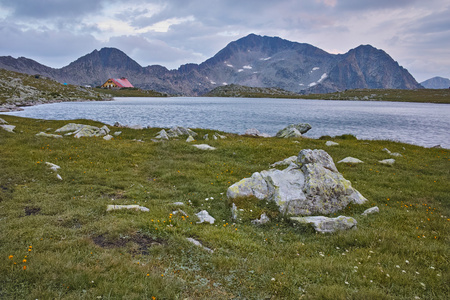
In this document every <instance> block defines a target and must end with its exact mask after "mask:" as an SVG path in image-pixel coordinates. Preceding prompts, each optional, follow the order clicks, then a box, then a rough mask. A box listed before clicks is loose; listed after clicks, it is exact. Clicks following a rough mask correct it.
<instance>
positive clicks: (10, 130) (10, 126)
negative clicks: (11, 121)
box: [0, 125, 16, 133]
mask: <svg viewBox="0 0 450 300" xmlns="http://www.w3.org/2000/svg"><path fill="white" fill-rule="evenodd" d="M0 127H1V128H3V129H4V130H6V131H8V132H11V133H15V132H14V131H13V130H14V128H16V126H14V125H0Z"/></svg>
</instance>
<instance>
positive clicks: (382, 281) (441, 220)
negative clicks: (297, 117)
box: [0, 115, 450, 299]
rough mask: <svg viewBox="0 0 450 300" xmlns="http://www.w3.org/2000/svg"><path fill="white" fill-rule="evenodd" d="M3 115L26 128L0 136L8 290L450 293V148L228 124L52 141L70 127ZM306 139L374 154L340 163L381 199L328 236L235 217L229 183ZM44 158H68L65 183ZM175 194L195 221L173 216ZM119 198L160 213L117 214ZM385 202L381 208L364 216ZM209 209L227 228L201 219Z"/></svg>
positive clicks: (223, 294) (214, 295)
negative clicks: (195, 136)
mask: <svg viewBox="0 0 450 300" xmlns="http://www.w3.org/2000/svg"><path fill="white" fill-rule="evenodd" d="M1 118H3V119H5V120H6V121H8V122H9V123H10V124H12V125H16V126H17V127H16V129H15V132H16V133H15V134H12V133H8V132H6V131H3V130H1V131H0V153H1V155H0V169H1V172H0V232H1V234H0V254H1V255H0V298H1V299H97V298H99V297H101V298H102V299H152V297H155V298H156V299H266V298H267V299H269V298H272V299H299V298H302V299H415V297H419V298H420V299H447V298H448V295H449V285H448V282H449V281H450V276H449V274H450V270H449V245H450V238H449V227H450V226H449V225H450V201H449V200H450V199H449V198H450V197H449V191H450V184H449V178H450V174H449V172H450V155H449V154H450V153H449V150H448V149H428V148H422V147H418V146H413V145H408V144H401V143H396V142H391V141H361V140H356V139H353V138H351V136H343V137H341V138H339V139H338V138H336V139H335V141H338V142H339V144H340V145H339V146H335V147H329V148H328V147H326V146H325V140H320V139H317V140H316V139H298V140H297V141H298V142H299V143H294V142H293V140H285V139H278V138H268V139H263V138H252V137H244V136H237V135H231V134H228V137H227V139H224V140H217V141H209V142H208V144H210V145H211V146H214V147H217V150H216V151H201V150H198V149H196V148H194V147H192V145H191V144H188V143H186V142H185V141H184V139H179V140H172V141H169V142H161V143H154V142H151V139H152V138H153V137H154V136H155V135H156V133H157V132H158V131H159V129H157V128H151V129H145V130H132V129H127V128H114V127H110V128H111V129H112V131H113V132H115V131H122V134H121V135H120V136H118V137H116V138H114V140H111V141H105V140H103V139H101V138H81V139H75V138H73V137H64V138H63V139H51V138H43V137H36V136H35V134H36V133H38V132H40V131H45V130H46V129H48V128H53V129H57V128H59V127H61V126H63V125H65V124H67V123H69V121H44V120H35V119H26V118H18V117H13V116H7V115H4V116H3V115H2V116H1ZM75 122H78V123H83V124H91V125H101V124H100V123H97V122H93V121H86V120H75ZM194 130H195V131H196V132H198V133H199V135H200V136H202V135H204V134H206V133H209V134H210V136H211V134H213V133H214V132H211V131H208V130H202V129H194ZM50 132H51V131H50ZM134 139H138V140H139V139H140V140H143V141H144V142H143V143H141V142H137V141H134ZM196 143H203V141H197V142H196ZM385 147H387V148H388V149H389V150H391V151H392V152H400V153H401V154H402V155H403V157H401V158H396V163H395V164H394V165H393V166H385V165H381V164H379V163H378V160H381V159H385V158H389V155H387V154H386V153H385V152H383V151H382V149H383V148H385ZM305 148H311V149H319V148H321V149H324V150H326V151H327V152H328V153H329V154H330V155H331V156H332V157H333V159H334V160H335V161H339V160H341V159H343V158H344V157H347V156H353V157H357V158H359V159H361V160H363V161H364V164H360V165H350V164H339V165H338V166H337V167H338V169H339V171H340V172H342V173H343V175H344V177H345V178H346V179H349V180H350V181H351V182H352V185H353V186H354V187H355V188H356V189H358V190H359V191H360V192H361V193H362V194H363V195H364V196H365V197H366V198H367V199H369V202H368V203H367V204H365V205H362V206H353V205H351V206H349V207H347V208H346V209H345V210H344V211H343V212H342V213H338V214H336V215H340V214H343V215H346V216H352V217H354V218H355V219H356V220H357V221H358V229H357V230H352V231H347V232H340V233H335V234H316V233H315V232H314V231H313V230H312V229H311V228H304V227H298V226H294V225H293V224H291V223H290V222H288V221H287V219H286V218H284V217H283V216H276V214H273V216H274V219H272V221H271V222H270V223H269V224H266V225H264V226H260V227H257V226H254V225H252V224H251V223H250V221H245V222H243V223H234V222H233V220H232V219H231V212H230V207H229V203H228V200H227V199H226V195H225V194H226V190H227V188H228V186H230V185H231V184H232V183H234V182H236V181H238V180H240V179H242V178H244V177H248V176H250V175H251V174H252V173H253V172H257V171H261V170H264V169H268V168H269V164H271V163H274V162H276V161H279V160H282V159H284V158H286V157H289V156H292V155H296V154H298V152H299V151H300V150H301V149H305ZM45 162H52V163H55V164H57V165H59V166H61V169H60V171H59V174H60V175H61V176H62V178H63V181H60V180H58V179H57V178H56V175H55V173H54V172H52V171H50V170H49V169H48V167H47V166H46V165H45ZM211 197H212V198H213V199H211ZM206 198H208V200H206ZM177 201H182V202H184V203H186V206H184V207H182V208H181V209H182V210H183V211H185V212H186V213H187V214H188V217H184V216H182V215H181V214H173V215H171V214H172V212H173V211H174V210H176V209H177V207H175V206H174V205H173V203H174V202H177ZM108 204H139V205H142V206H145V207H148V208H149V209H150V212H134V211H115V212H106V206H107V205H108ZM375 205H377V206H378V207H379V208H380V213H379V214H376V215H370V216H367V217H363V216H361V213H362V212H363V211H364V210H365V209H367V208H369V207H372V206H375ZM256 206H258V205H256ZM202 209H206V210H208V212H209V213H210V214H211V215H212V216H213V217H215V218H216V223H215V224H214V225H209V224H196V221H197V219H196V217H195V213H197V212H199V211H200V210H202ZM247 209H248V211H247V213H249V215H251V213H250V211H249V210H250V209H251V206H249V207H248V208H247ZM263 209H266V210H270V209H271V207H270V206H269V207H263ZM216 225H217V226H216ZM187 237H193V238H195V239H197V240H199V241H201V242H202V243H203V245H204V246H206V247H208V248H210V249H213V250H214V253H212V254H211V253H209V252H208V251H205V250H203V249H202V248H200V247H197V246H195V245H193V244H191V243H189V242H188V241H186V238H187ZM10 256H12V257H11V258H10ZM25 256H26V257H25ZM24 259H25V260H26V262H24V261H23V260H24ZM24 266H26V269H25V270H24V269H23V267H24Z"/></svg>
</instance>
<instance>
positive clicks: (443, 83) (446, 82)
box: [420, 76, 450, 89]
mask: <svg viewBox="0 0 450 300" xmlns="http://www.w3.org/2000/svg"><path fill="white" fill-rule="evenodd" d="M420 84H421V85H422V86H423V87H424V88H426V89H448V88H450V79H448V78H443V77H438V76H437V77H433V78H430V79H428V80H425V81H424V82H421V83H420Z"/></svg>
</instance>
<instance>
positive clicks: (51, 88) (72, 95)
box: [0, 69, 110, 112]
mask: <svg viewBox="0 0 450 300" xmlns="http://www.w3.org/2000/svg"><path fill="white" fill-rule="evenodd" d="M105 99H110V95H107V94H104V93H98V92H95V91H93V90H92V89H89V88H83V87H80V86H75V85H64V84H61V83H59V82H57V81H55V80H52V79H49V78H45V77H43V76H39V75H27V74H23V73H17V72H13V71H7V70H3V69H0V112H2V111H3V112H5V111H12V110H20V106H29V105H35V104H42V103H53V102H62V101H83V100H105Z"/></svg>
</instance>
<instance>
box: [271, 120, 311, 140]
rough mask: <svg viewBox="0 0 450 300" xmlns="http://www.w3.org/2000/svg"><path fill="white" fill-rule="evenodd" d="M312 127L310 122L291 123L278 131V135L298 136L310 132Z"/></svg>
mask: <svg viewBox="0 0 450 300" xmlns="http://www.w3.org/2000/svg"><path fill="white" fill-rule="evenodd" d="M311 128H312V127H311V125H309V124H308V123H299V124H291V125H289V126H287V127H286V128H283V129H281V130H280V131H278V132H277V134H276V136H277V137H281V138H288V137H298V136H301V135H302V134H305V133H306V132H308V131H309V130H310V129H311ZM298 134H300V135H298Z"/></svg>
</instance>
